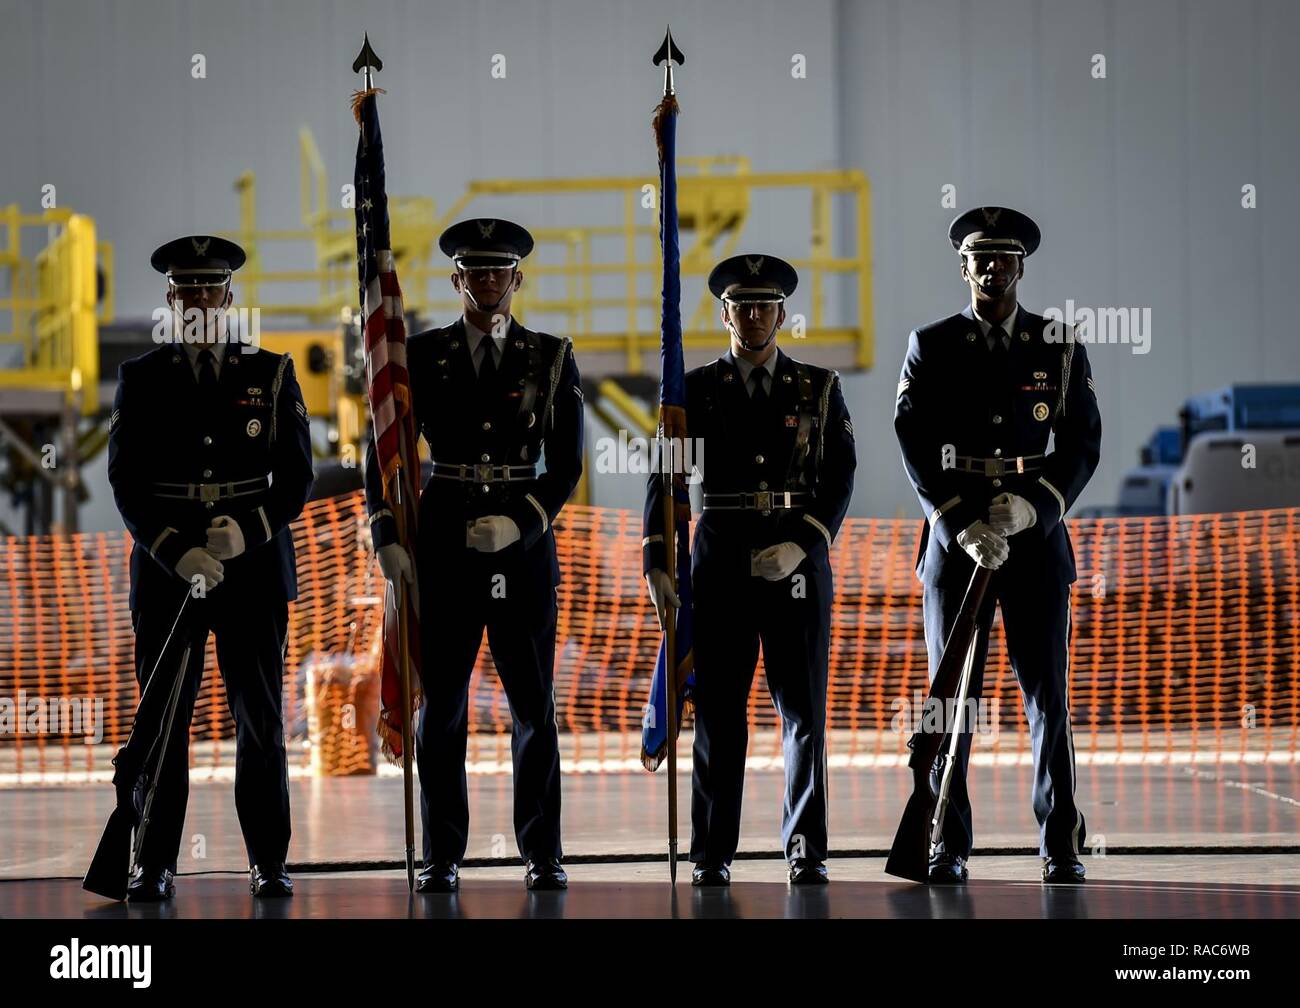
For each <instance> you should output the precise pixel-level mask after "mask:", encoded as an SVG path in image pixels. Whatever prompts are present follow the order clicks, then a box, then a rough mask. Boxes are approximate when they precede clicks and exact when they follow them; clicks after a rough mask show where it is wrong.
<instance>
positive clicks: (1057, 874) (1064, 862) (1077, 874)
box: [1043, 857, 1087, 885]
mask: <svg viewBox="0 0 1300 1008" xmlns="http://www.w3.org/2000/svg"><path fill="white" fill-rule="evenodd" d="M1086 875H1087V873H1086V872H1085V871H1084V870H1083V864H1082V862H1080V861H1079V859H1078V858H1076V857H1063V858H1050V857H1049V858H1043V881H1044V882H1059V883H1062V884H1064V885H1081V884H1082V883H1083V881H1084V879H1085V877H1086Z"/></svg>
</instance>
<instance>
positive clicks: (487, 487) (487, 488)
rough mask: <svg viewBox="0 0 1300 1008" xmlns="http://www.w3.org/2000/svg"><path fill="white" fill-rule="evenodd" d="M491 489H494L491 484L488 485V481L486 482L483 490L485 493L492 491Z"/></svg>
mask: <svg viewBox="0 0 1300 1008" xmlns="http://www.w3.org/2000/svg"><path fill="white" fill-rule="evenodd" d="M491 491H492V488H491V487H490V486H488V485H487V484H486V483H484V484H483V492H484V493H490V492H491Z"/></svg>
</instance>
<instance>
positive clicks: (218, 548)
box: [207, 515, 244, 560]
mask: <svg viewBox="0 0 1300 1008" xmlns="http://www.w3.org/2000/svg"><path fill="white" fill-rule="evenodd" d="M207 550H208V552H209V553H211V554H212V555H213V556H214V557H216V558H217V559H218V560H231V559H233V558H234V557H237V556H239V554H240V553H242V552H244V530H243V529H241V528H240V527H239V523H238V522H237V521H235V519H233V518H231V517H230V516H229V515H219V516H218V517H216V518H213V519H212V525H211V527H210V528H209V529H208V545H207Z"/></svg>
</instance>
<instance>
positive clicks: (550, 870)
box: [524, 858, 569, 891]
mask: <svg viewBox="0 0 1300 1008" xmlns="http://www.w3.org/2000/svg"><path fill="white" fill-rule="evenodd" d="M524 884H525V885H527V886H528V888H529V889H532V890H534V891H545V890H554V889H567V888H569V876H568V875H566V874H564V869H563V868H562V867H561V866H560V861H559V859H558V858H542V860H540V861H529V862H528V872H527V874H526V875H525V876H524Z"/></svg>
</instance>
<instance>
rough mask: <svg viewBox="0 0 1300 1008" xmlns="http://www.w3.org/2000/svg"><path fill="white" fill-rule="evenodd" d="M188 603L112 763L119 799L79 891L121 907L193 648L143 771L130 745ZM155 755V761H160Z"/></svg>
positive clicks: (171, 692)
mask: <svg viewBox="0 0 1300 1008" xmlns="http://www.w3.org/2000/svg"><path fill="white" fill-rule="evenodd" d="M189 602H190V590H189V588H188V587H187V588H186V589H185V598H184V599H183V600H182V601H181V607H180V610H179V611H178V612H177V613H176V619H175V620H174V621H173V622H172V628H171V630H169V631H168V633H167V639H166V640H164V641H163V646H162V649H161V650H160V651H159V652H158V657H157V659H155V661H154V665H153V668H152V669H151V670H150V672H149V678H148V679H147V680H146V681H145V684H144V689H143V690H141V692H140V702H139V703H138V704H137V705H136V708H135V717H134V720H133V723H132V725H131V734H130V735H129V736H128V737H127V740H126V745H124V746H123V747H122V748H121V749H119V750H118V753H117V755H116V756H115V757H114V758H113V765H114V766H115V767H116V768H117V769H116V771H115V772H114V774H113V787H114V788H115V790H116V793H117V805H116V807H114V809H113V812H112V814H111V815H110V816H109V817H108V823H107V824H106V825H105V826H104V833H103V835H102V836H101V837H100V838H99V846H98V847H96V848H95V856H94V857H93V858H92V859H91V861H90V867H89V868H88V869H86V877H85V878H83V879H82V880H81V888H83V889H85V890H86V891H87V892H93V893H95V894H96V895H98V896H103V897H105V898H107V899H111V900H119V901H120V900H124V899H126V886H127V882H128V880H129V879H130V877H131V861H132V860H133V854H134V852H133V850H132V843H131V833H132V831H136V830H139V833H138V835H137V836H136V844H135V846H136V847H138V846H139V844H140V842H141V841H142V840H143V828H142V827H143V824H144V822H145V818H144V817H145V815H146V814H147V811H146V810H147V809H148V807H149V805H150V804H152V799H153V794H154V790H155V789H156V787H157V781H158V776H159V774H161V772H162V760H163V754H164V751H165V749H166V739H167V738H169V737H170V735H171V729H172V721H173V720H174V719H175V717H176V707H177V704H178V702H179V700H180V694H181V684H182V681H183V680H184V678H185V670H186V668H187V667H188V665H189V658H190V646H189V645H186V647H185V650H184V652H183V653H182V654H181V660H180V665H179V666H178V667H177V669H176V674H175V676H174V677H173V678H172V681H171V683H170V684H169V693H168V697H167V702H166V705H165V708H164V710H163V724H162V725H160V726H159V727H158V735H157V736H156V737H155V739H154V742H153V745H152V746H151V747H150V751H149V754H148V755H147V756H146V757H145V759H144V766H143V767H140V766H139V756H138V755H134V753H135V752H136V749H135V748H133V747H132V744H131V743H132V741H133V740H134V739H135V735H136V732H137V731H140V730H142V729H141V725H140V712H141V711H144V710H147V709H148V707H149V706H151V705H147V701H148V699H149V698H150V697H152V696H153V695H154V694H153V693H152V692H151V689H153V688H154V683H155V682H158V681H159V674H158V673H159V670H160V669H161V668H162V664H163V658H164V657H165V656H166V655H167V651H168V649H169V648H170V647H171V643H172V638H173V637H174V636H175V635H176V630H177V628H178V627H179V626H180V625H181V619H182V618H183V617H184V616H185V609H186V607H187V606H188V605H189ZM157 688H159V689H160V688H161V687H157ZM155 755H156V756H157V759H156V760H155V758H154V757H155ZM150 763H152V764H153V770H152V772H150V770H149V764H150Z"/></svg>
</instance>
